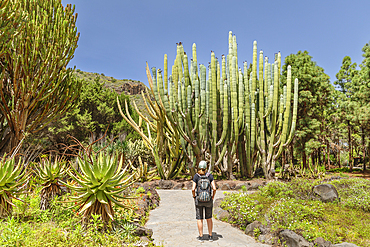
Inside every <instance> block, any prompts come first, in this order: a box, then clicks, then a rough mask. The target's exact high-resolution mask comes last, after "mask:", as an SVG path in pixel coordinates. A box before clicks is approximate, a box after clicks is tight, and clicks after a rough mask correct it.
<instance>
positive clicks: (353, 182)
mask: <svg viewBox="0 0 370 247" xmlns="http://www.w3.org/2000/svg"><path fill="white" fill-rule="evenodd" d="M321 183H323V180H306V179H299V178H298V179H293V180H292V181H291V182H288V183H285V182H280V181H273V182H270V183H268V184H267V185H266V186H265V187H262V188H260V190H259V191H258V192H256V193H254V194H249V195H248V194H246V193H244V192H241V193H230V194H229V195H228V196H227V197H226V198H225V199H224V200H223V202H222V204H221V207H222V208H224V209H226V210H228V211H229V212H230V214H231V216H232V220H231V221H230V223H233V224H235V225H237V226H238V227H240V228H241V229H245V227H246V226H247V225H248V224H249V223H252V222H253V221H255V220H258V221H260V222H262V223H263V224H268V225H270V226H271V230H272V232H274V233H277V232H279V231H280V230H283V229H289V230H292V231H295V232H296V233H298V234H300V235H302V236H303V237H304V238H305V239H307V240H308V241H313V240H315V239H316V238H317V237H322V238H324V239H325V240H327V241H331V242H332V243H340V242H351V243H355V244H357V245H359V246H364V247H365V246H369V245H370V229H369V228H368V227H367V226H369V224H370V206H369V205H370V181H369V180H366V179H360V178H348V179H339V180H332V181H329V182H325V183H329V184H332V185H333V186H335V187H336V189H337V190H338V193H339V196H340V201H334V202H330V203H323V202H322V201H320V200H319V198H318V197H317V196H315V195H314V194H313V193H312V187H313V186H315V185H318V184H321Z"/></svg>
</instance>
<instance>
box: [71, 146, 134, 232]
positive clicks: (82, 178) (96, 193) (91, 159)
mask: <svg viewBox="0 0 370 247" xmlns="http://www.w3.org/2000/svg"><path fill="white" fill-rule="evenodd" d="M77 164H78V167H79V171H77V170H76V169H75V168H73V167H72V170H73V172H72V170H70V171H68V174H69V176H70V177H71V178H72V179H73V180H74V181H75V182H76V183H77V186H73V185H69V184H67V183H64V184H65V185H66V186H67V187H68V188H70V189H71V190H73V191H74V192H75V193H76V194H77V196H75V197H73V202H75V204H77V205H79V206H80V207H79V209H78V211H79V212H78V213H79V214H80V215H82V216H83V218H82V221H83V223H84V224H87V223H88V222H89V220H90V217H91V215H92V214H95V215H100V217H101V220H102V221H103V222H104V224H105V225H107V224H108V223H109V222H110V220H113V219H114V209H113V205H117V206H119V207H123V208H126V206H125V205H124V204H123V203H122V201H121V200H123V199H131V198H130V197H128V196H126V195H123V193H122V192H124V191H125V190H126V189H127V188H128V187H129V186H130V185H131V184H132V183H133V182H134V179H133V175H129V173H128V171H127V166H126V167H125V168H123V167H122V166H123V158H121V159H120V161H118V158H117V155H111V156H106V155H105V154H103V152H100V153H99V154H97V155H96V156H95V155H84V156H83V157H78V158H77ZM122 168H123V169H122Z"/></svg>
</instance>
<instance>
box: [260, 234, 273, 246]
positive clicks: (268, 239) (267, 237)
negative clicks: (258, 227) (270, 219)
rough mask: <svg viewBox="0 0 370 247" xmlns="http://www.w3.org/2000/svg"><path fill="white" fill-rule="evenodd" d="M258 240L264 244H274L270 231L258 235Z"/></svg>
mask: <svg viewBox="0 0 370 247" xmlns="http://www.w3.org/2000/svg"><path fill="white" fill-rule="evenodd" d="M258 241H260V242H261V243H264V244H270V245H272V244H274V242H275V241H274V236H273V235H272V234H271V233H268V234H261V235H259V236H258Z"/></svg>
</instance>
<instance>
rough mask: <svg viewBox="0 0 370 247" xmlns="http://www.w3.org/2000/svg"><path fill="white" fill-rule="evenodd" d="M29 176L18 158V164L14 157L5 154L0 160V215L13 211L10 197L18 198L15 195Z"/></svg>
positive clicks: (5, 215) (9, 213) (2, 216)
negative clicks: (7, 156)
mask: <svg viewBox="0 0 370 247" xmlns="http://www.w3.org/2000/svg"><path fill="white" fill-rule="evenodd" d="M28 178H29V174H27V173H26V170H25V168H24V166H23V162H22V161H21V159H19V161H18V164H16V162H15V158H14V157H12V158H9V159H7V158H6V154H5V155H4V157H3V158H2V159H1V160H0V217H1V218H4V217H7V216H9V215H11V213H12V211H13V206H15V205H14V204H13V202H12V199H17V200H20V199H19V198H16V197H15V196H16V195H17V194H19V193H20V190H21V188H22V185H24V184H25V183H26V182H27V180H28Z"/></svg>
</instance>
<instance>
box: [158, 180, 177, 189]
mask: <svg viewBox="0 0 370 247" xmlns="http://www.w3.org/2000/svg"><path fill="white" fill-rule="evenodd" d="M158 186H159V188H161V189H165V190H169V189H172V188H173V186H174V183H173V181H171V180H160V181H159V184H158Z"/></svg>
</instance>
